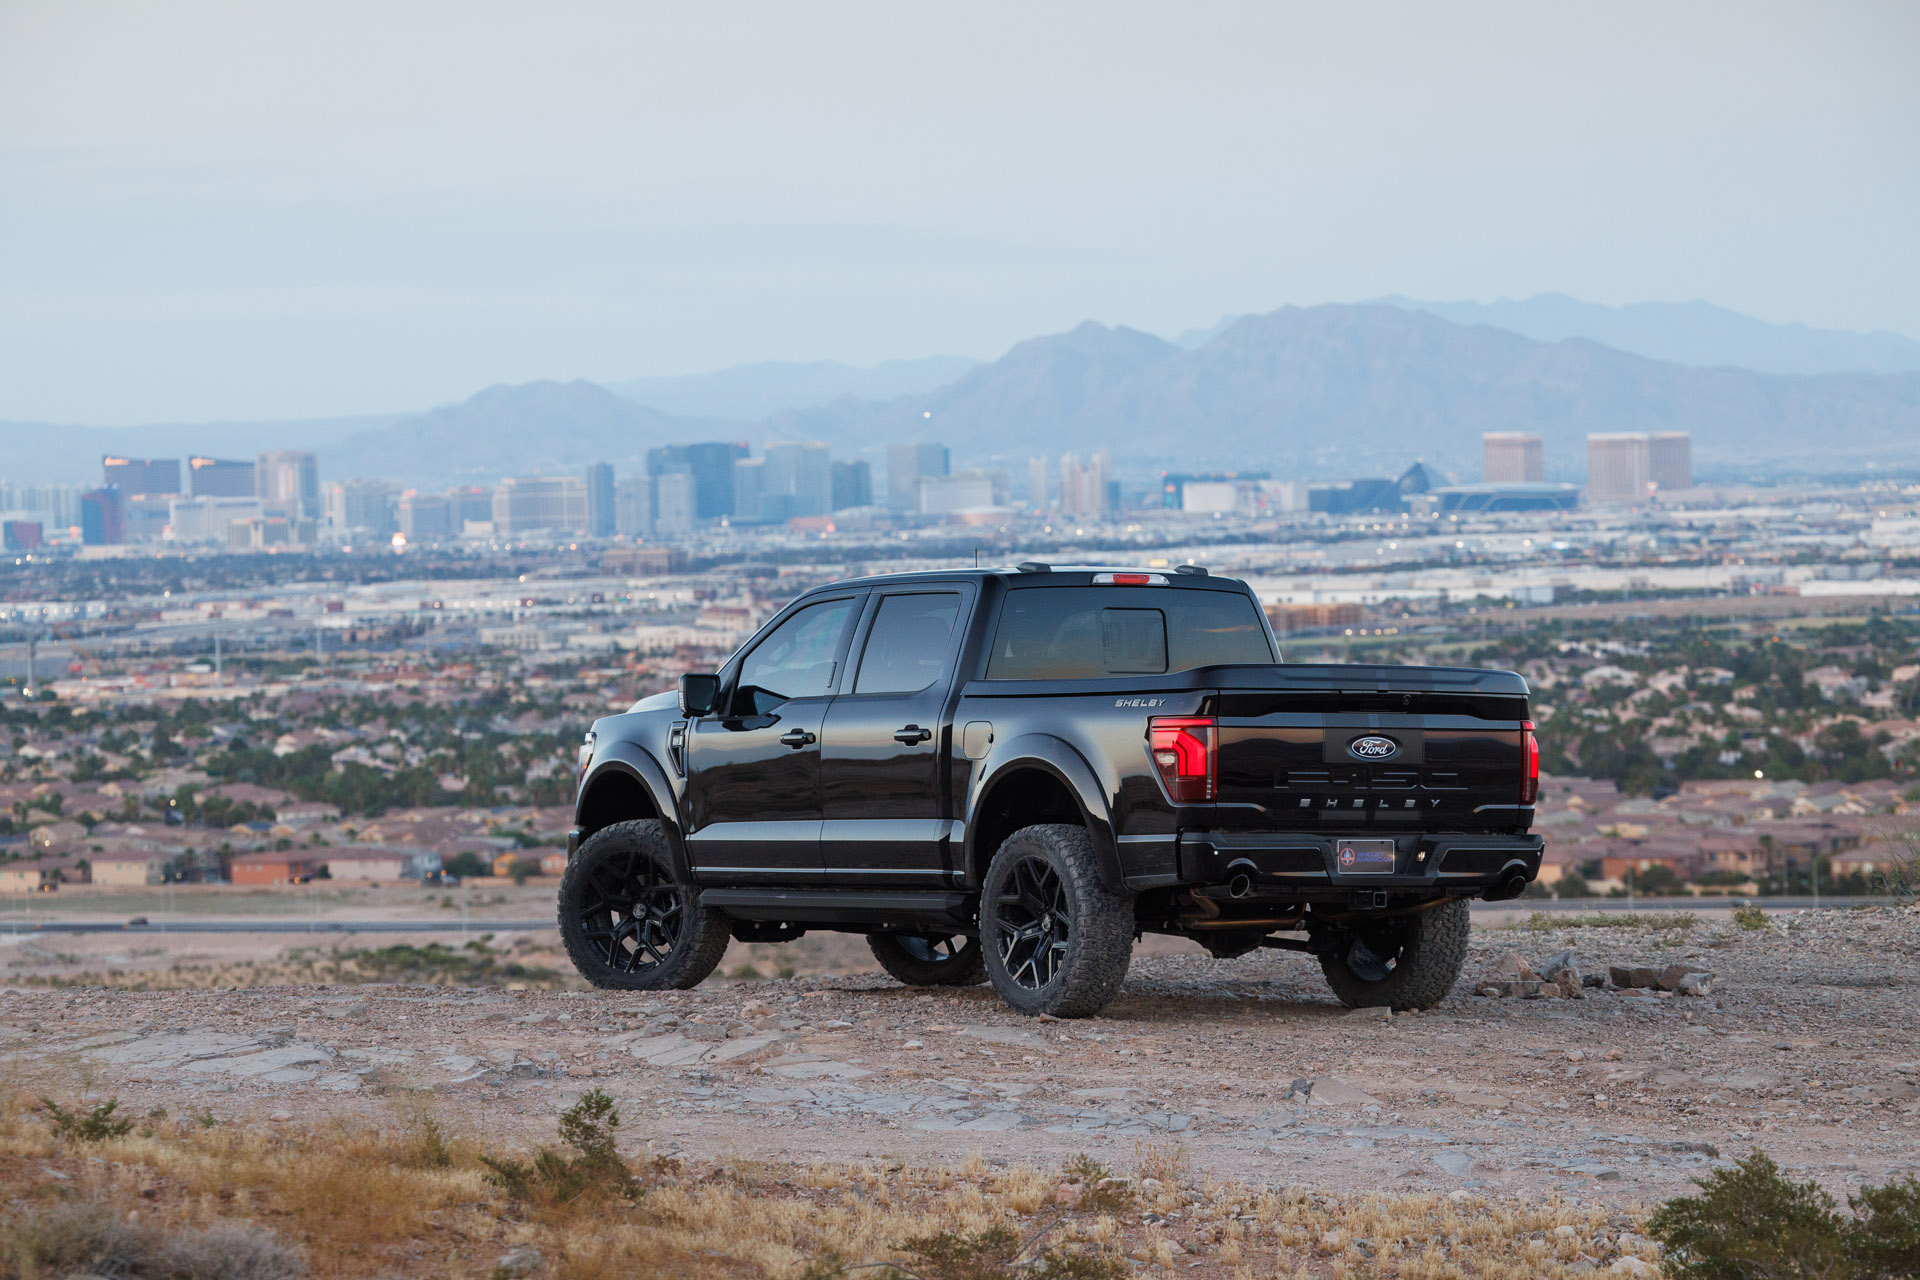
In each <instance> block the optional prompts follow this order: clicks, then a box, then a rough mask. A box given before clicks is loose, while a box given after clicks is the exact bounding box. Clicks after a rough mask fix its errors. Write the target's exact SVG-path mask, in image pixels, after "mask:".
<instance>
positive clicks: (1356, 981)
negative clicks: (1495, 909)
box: [1320, 898, 1471, 1011]
mask: <svg viewBox="0 0 1920 1280" xmlns="http://www.w3.org/2000/svg"><path fill="white" fill-rule="evenodd" d="M1335 928H1336V929H1337V932H1335V933H1334V934H1333V935H1332V938H1331V942H1332V944H1333V946H1332V949H1331V950H1329V951H1327V952H1325V953H1323V954H1322V955H1321V956H1320V969H1321V971H1322V972H1323V973H1325V974H1326V975H1327V985H1328V986H1330V987H1332V988H1333V994H1334V995H1336V996H1338V997H1340V1003H1341V1004H1344V1005H1346V1006H1347V1007H1349V1008H1354V1009H1371V1008H1377V1007H1379V1006H1381V1005H1386V1006H1387V1007H1389V1008H1391V1009H1395V1010H1400V1011H1405V1010H1407V1009H1431V1008H1433V1006H1435V1005H1437V1004H1439V1003H1440V1002H1441V1001H1442V1000H1444V999H1446V996H1447V992H1449V991H1451V990H1453V984H1454V983H1455V982H1457V981H1459V979H1460V970H1461V969H1462V968H1463V967H1465V965H1466V962H1467V933H1468V931H1469V929H1470V928H1471V921H1470V920H1469V919H1468V915H1467V904H1466V900H1465V899H1462V898H1453V899H1449V900H1448V901H1446V902H1443V903H1441V904H1440V905H1439V906H1437V907H1429V908H1427V909H1426V910H1425V911H1418V912H1414V913H1413V914H1410V915H1397V916H1387V915H1383V916H1378V917H1376V918H1373V919H1370V920H1369V919H1361V920H1350V921H1345V922H1343V923H1342V924H1340V925H1339V926H1335Z"/></svg>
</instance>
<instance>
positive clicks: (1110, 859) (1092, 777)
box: [964, 733, 1126, 893]
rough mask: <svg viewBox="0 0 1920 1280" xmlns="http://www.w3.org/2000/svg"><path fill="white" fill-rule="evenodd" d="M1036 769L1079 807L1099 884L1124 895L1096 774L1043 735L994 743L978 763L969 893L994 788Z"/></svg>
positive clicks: (1108, 807) (970, 795) (1107, 805)
mask: <svg viewBox="0 0 1920 1280" xmlns="http://www.w3.org/2000/svg"><path fill="white" fill-rule="evenodd" d="M1026 770H1036V771H1039V772H1041V773H1046V774H1049V775H1051V776H1052V777H1053V778H1054V779H1055V780H1057V781H1058V782H1059V783H1060V784H1061V785H1062V786H1063V787H1065V788H1066V790H1067V792H1068V793H1069V794H1070V795H1072V796H1073V799H1074V802H1075V803H1076V804H1077V805H1078V806H1079V808H1080V818H1081V823H1082V825H1084V826H1085V827H1086V829H1087V832H1088V834H1090V835H1091V836H1092V837H1093V847H1094V849H1095V851H1096V853H1097V854H1098V857H1099V871H1100V882H1101V884H1103V885H1105V886H1106V887H1107V888H1108V889H1110V890H1112V891H1113V892H1115V893H1124V892H1126V884H1125V877H1124V876H1123V875H1122V873H1121V870H1120V854H1119V850H1118V846H1117V844H1116V842H1115V840H1114V834H1113V805H1112V802H1111V800H1110V799H1109V797H1108V795H1107V789H1106V787H1104V786H1103V785H1102V784H1101V782H1100V777H1099V774H1097V773H1096V772H1095V771H1094V768H1093V766H1092V765H1091V764H1090V763H1088V761H1087V758H1086V757H1085V756H1083V755H1081V754H1080V752H1079V751H1078V750H1076V749H1075V748H1074V747H1073V745H1072V744H1071V743H1068V742H1067V741H1065V740H1064V739H1061V738H1056V737H1054V736H1053V735H1052V734H1047V733H1027V734H1022V735H1020V736H1019V737H1017V738H1011V739H1009V740H1008V741H1007V742H1005V743H1004V744H996V745H995V746H994V748H993V751H992V753H991V754H990V755H988V756H987V758H986V759H985V760H984V761H982V767H981V768H980V769H979V770H978V771H977V772H976V773H975V776H974V780H973V783H972V785H971V786H970V787H969V788H968V791H967V808H966V815H967V843H966V851H965V852H966V862H965V868H964V869H965V873H966V882H967V884H968V886H969V887H971V888H975V889H977V888H979V887H980V880H981V875H980V874H979V864H978V860H977V859H978V855H979V848H978V843H977V842H978V840H979V836H980V830H981V821H980V820H981V818H982V816H983V813H982V806H983V805H984V803H985V801H986V799H987V797H989V796H990V795H992V794H993V790H994V787H995V785H996V784H997V783H999V782H1000V781H1002V780H1004V779H1006V778H1007V777H1008V776H1009V775H1011V774H1015V773H1019V772H1022V771H1026Z"/></svg>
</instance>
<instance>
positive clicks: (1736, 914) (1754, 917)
mask: <svg viewBox="0 0 1920 1280" xmlns="http://www.w3.org/2000/svg"><path fill="white" fill-rule="evenodd" d="M1733 922H1734V923H1735V924H1737V925H1739V926H1740V927H1741V928H1742V929H1749V930H1751V929H1764V928H1766V927H1767V913H1766V912H1764V911H1762V910H1761V909H1760V908H1758V907H1756V906H1754V905H1753V904H1752V903H1751V902H1743V903H1741V904H1740V905H1739V906H1737V907H1735V908H1734V909H1733Z"/></svg>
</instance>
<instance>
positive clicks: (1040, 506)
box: [1027, 453, 1049, 511]
mask: <svg viewBox="0 0 1920 1280" xmlns="http://www.w3.org/2000/svg"><path fill="white" fill-rule="evenodd" d="M1047 489H1048V486H1047V455H1046V454H1044V453H1036V454H1034V455H1033V456H1032V457H1030V458H1028V459H1027V506H1029V507H1031V508H1032V509H1033V510H1035V511H1046V510H1048V509H1049V503H1048V502H1047Z"/></svg>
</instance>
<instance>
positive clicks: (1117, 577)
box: [1113, 573, 1153, 587]
mask: <svg viewBox="0 0 1920 1280" xmlns="http://www.w3.org/2000/svg"><path fill="white" fill-rule="evenodd" d="M1152 581H1153V575H1152V574H1150V573H1116V574H1114V575H1113V585H1114V586H1116V587H1144V586H1146V585H1147V584H1148V583H1149V582H1152Z"/></svg>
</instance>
